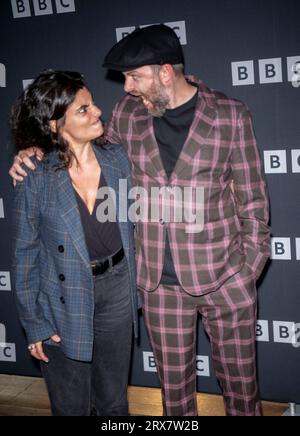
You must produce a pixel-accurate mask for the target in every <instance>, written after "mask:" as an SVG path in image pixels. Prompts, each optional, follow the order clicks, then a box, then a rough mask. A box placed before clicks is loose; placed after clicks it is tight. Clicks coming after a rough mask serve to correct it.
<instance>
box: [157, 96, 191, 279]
mask: <svg viewBox="0 0 300 436" xmlns="http://www.w3.org/2000/svg"><path fill="white" fill-rule="evenodd" d="M197 99H198V93H196V94H195V95H194V96H193V97H192V98H191V99H190V100H189V101H188V102H186V103H184V104H183V105H181V106H179V107H176V108H175V109H167V110H166V112H165V113H164V115H163V116H162V117H161V118H158V117H155V118H154V120H153V126H154V133H155V137H156V140H157V144H158V148H159V151H160V156H161V160H162V163H163V166H164V168H165V171H166V173H167V177H168V178H170V176H171V174H172V172H173V170H174V168H175V165H176V162H177V160H178V158H179V155H180V152H181V150H182V148H183V145H184V143H185V141H186V138H187V136H188V133H189V129H190V126H191V124H192V122H193V118H194V113H195V107H196V104H197ZM160 283H162V284H165V285H173V286H175V285H179V281H178V278H177V275H176V272H175V268H174V262H173V259H172V255H171V250H170V244H169V238H168V234H167V235H166V248H165V256H164V266H163V271H162V277H161V281H160Z"/></svg>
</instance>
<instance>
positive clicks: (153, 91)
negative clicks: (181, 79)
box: [141, 81, 170, 118]
mask: <svg viewBox="0 0 300 436" xmlns="http://www.w3.org/2000/svg"><path fill="white" fill-rule="evenodd" d="M141 97H142V98H143V97H144V98H145V100H148V101H149V102H150V103H151V106H152V107H151V108H146V109H147V110H148V112H149V114H150V115H152V116H153V117H157V118H161V117H162V116H163V115H164V113H165V112H166V109H167V106H168V104H169V102H170V98H169V96H168V95H167V93H166V91H165V89H164V88H163V86H162V85H161V84H160V83H159V82H158V81H155V82H154V83H153V84H152V86H151V88H150V89H149V91H148V93H147V94H144V95H142V96H141Z"/></svg>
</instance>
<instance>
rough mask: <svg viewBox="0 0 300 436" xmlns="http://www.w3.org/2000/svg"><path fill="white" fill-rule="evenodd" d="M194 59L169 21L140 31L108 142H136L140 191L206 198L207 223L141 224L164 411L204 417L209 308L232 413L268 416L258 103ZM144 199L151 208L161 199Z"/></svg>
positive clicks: (123, 62) (141, 270)
mask: <svg viewBox="0 0 300 436" xmlns="http://www.w3.org/2000/svg"><path fill="white" fill-rule="evenodd" d="M183 63H184V61H183V53H182V48H181V45H180V42H179V40H178V38H177V36H176V34H175V33H174V32H173V30H171V29H170V28H168V27H167V26H164V25H154V26H149V27H146V28H143V29H138V30H136V31H134V32H133V33H132V34H130V35H128V36H127V37H126V38H124V39H123V40H121V41H120V42H118V43H117V44H116V45H115V46H114V47H113V48H112V49H111V50H110V52H109V53H108V55H107V56H106V58H105V63H104V66H105V67H107V68H110V69H113V70H117V71H121V72H122V73H123V74H124V77H125V86H124V89H125V91H126V92H127V93H128V94H129V95H127V96H125V97H124V98H123V99H122V100H121V101H120V102H119V103H118V104H117V105H116V106H115V108H114V111H113V114H112V118H111V120H110V123H109V125H108V129H107V140H108V141H109V142H113V143H121V144H124V146H125V147H126V149H127V152H128V156H129V159H130V160H131V162H132V175H133V184H134V185H135V186H138V187H142V188H144V189H145V190H146V192H148V193H149V194H150V192H153V189H154V190H155V189H156V188H159V189H162V188H163V189H165V190H166V191H169V192H174V191H172V190H174V189H175V188H177V189H178V188H180V189H181V190H184V188H187V187H190V188H193V189H197V188H199V189H202V190H203V193H204V195H203V200H204V201H203V223H202V224H203V225H200V226H199V223H196V224H191V223H190V222H186V221H184V220H183V221H182V222H178V221H177V220H175V219H173V220H172V219H170V220H166V219H165V214H164V211H163V210H162V211H161V210H160V212H159V213H158V214H156V215H157V216H156V217H155V219H152V217H151V218H150V217H149V218H148V219H143V220H141V221H139V222H137V223H136V229H135V230H136V262H137V280H138V287H139V289H140V294H141V299H142V304H143V313H144V319H145V323H146V326H147V330H148V333H149V337H150V341H151V345H152V348H153V352H154V356H155V360H156V364H157V370H158V376H159V379H160V382H161V386H162V394H163V407H164V414H166V415H173V416H175V415H181V416H183V415H197V404H196V329H197V315H198V313H200V314H201V315H202V320H203V324H204V327H205V330H206V332H207V334H208V336H209V338H210V341H211V347H212V359H213V362H214V368H215V372H216V375H217V377H218V380H219V382H220V385H221V387H222V390H223V396H224V402H225V408H226V413H227V415H248V416H254V415H260V414H261V406H260V401H259V394H258V387H257V381H256V363H255V360H256V352H255V331H256V298H257V293H256V286H255V283H256V280H257V278H258V277H259V275H260V274H261V272H262V270H263V267H264V265H265V263H266V260H267V258H268V256H269V241H270V230H269V227H268V224H267V223H268V200H267V192H266V187H265V182H264V179H263V175H262V170H261V162H260V158H259V153H258V150H257V146H256V141H255V137H254V133H253V128H252V122H251V117H250V114H249V112H248V110H247V108H246V107H245V106H244V105H243V104H242V103H241V102H239V101H236V100H232V99H229V98H227V97H226V96H225V95H223V94H221V93H220V92H216V91H213V90H211V89H209V88H208V87H206V86H205V85H204V83H203V82H201V81H200V80H198V79H197V78H195V77H185V76H184V72H183ZM19 160H20V158H19ZM17 167H18V165H17V162H16V164H15V167H13V168H12V170H11V174H15V170H16V169H17ZM143 201H145V202H147V203H145V207H146V206H147V207H148V210H152V209H151V208H152V207H153V205H155V204H154V203H155V201H157V200H155V199H154V200H153V199H152V197H151V195H149V196H147V197H145V199H144V200H143ZM146 209H147V208H146Z"/></svg>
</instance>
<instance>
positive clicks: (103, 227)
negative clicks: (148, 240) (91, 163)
mask: <svg viewBox="0 0 300 436" xmlns="http://www.w3.org/2000/svg"><path fill="white" fill-rule="evenodd" d="M104 186H107V184H106V181H105V178H104V175H103V173H102V172H101V176H100V181H99V188H100V187H104ZM74 191H75V195H76V199H77V204H78V209H79V212H80V217H81V222H82V226H83V230H84V235H85V240H86V245H87V248H88V252H89V255H90V260H91V261H92V260H96V259H103V258H105V257H108V256H111V255H112V254H114V253H115V252H117V251H118V250H120V248H121V247H122V240H121V235H120V230H119V225H118V223H117V220H115V222H110V221H106V222H104V223H102V222H99V221H98V220H97V216H96V211H97V207H98V206H99V205H100V204H101V203H102V202H103V201H105V199H103V200H100V199H98V198H96V202H95V206H94V210H93V212H92V214H90V212H89V210H88V208H87V206H86V204H85V202H84V201H83V200H82V198H81V197H80V195H79V194H78V192H77V191H76V189H74Z"/></svg>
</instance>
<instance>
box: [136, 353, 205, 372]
mask: <svg viewBox="0 0 300 436" xmlns="http://www.w3.org/2000/svg"><path fill="white" fill-rule="evenodd" d="M143 363H144V371H145V372H157V370H156V364H155V360H154V355H153V353H152V352H148V351H144V352H143ZM196 374H197V376H199V377H210V368H209V358H208V356H196Z"/></svg>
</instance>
